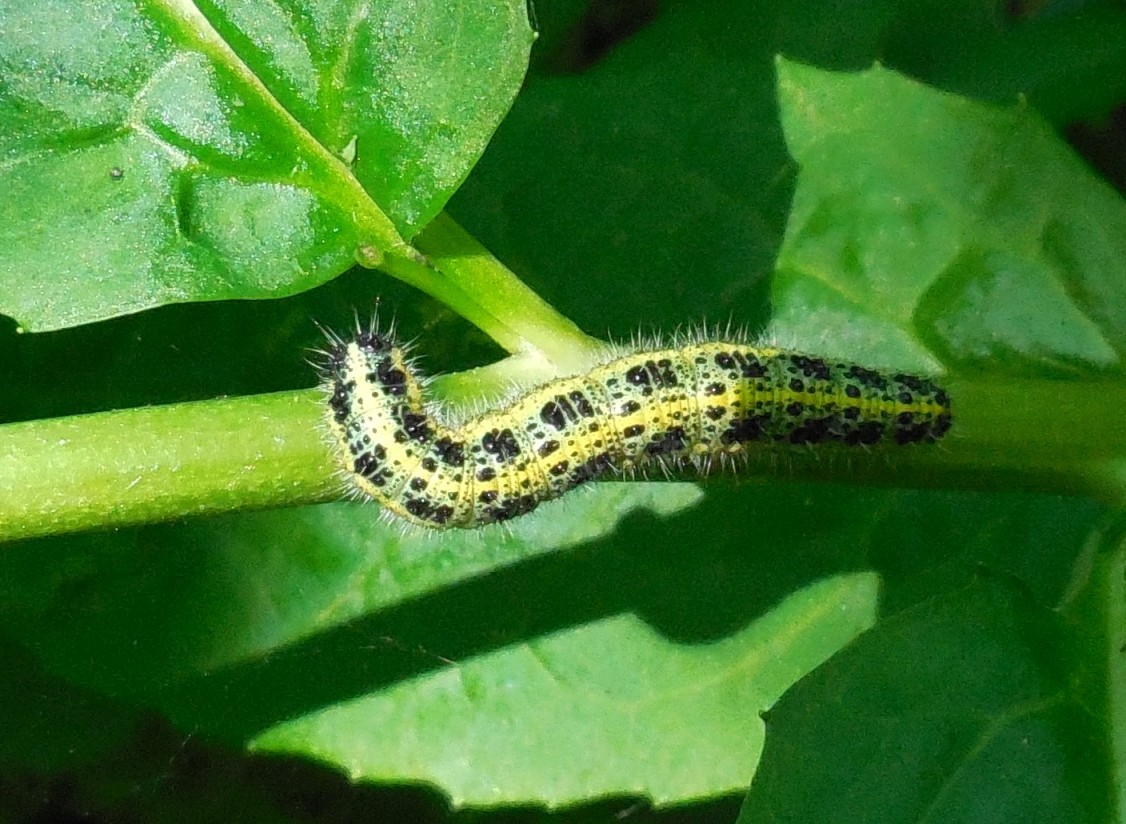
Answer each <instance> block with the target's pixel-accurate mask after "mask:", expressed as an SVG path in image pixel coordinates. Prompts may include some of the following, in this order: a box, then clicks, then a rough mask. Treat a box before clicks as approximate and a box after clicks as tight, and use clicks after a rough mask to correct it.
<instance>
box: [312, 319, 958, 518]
mask: <svg viewBox="0 0 1126 824" xmlns="http://www.w3.org/2000/svg"><path fill="white" fill-rule="evenodd" d="M327 361H328V362H327V366H326V368H325V373H326V380H327V383H328V388H329V392H330V396H329V401H328V407H329V408H328V420H329V426H330V428H331V430H332V432H333V435H334V436H335V438H336V440H337V442H338V444H339V450H340V454H341V458H342V461H343V463H344V466H345V469H346V470H347V472H348V474H349V475H350V476H351V479H352V480H353V481H354V483H355V485H356V487H357V488H358V489H360V490H361V491H362V492H363V493H365V494H366V495H368V496H369V497H371V498H373V499H374V500H375V501H377V502H378V503H379V504H380V505H382V506H383V507H384V508H385V509H387V510H389V511H390V512H393V513H395V514H396V515H399V516H401V517H402V518H405V519H406V520H407V521H409V522H412V523H415V524H419V525H422V526H426V527H431V528H438V529H445V528H451V527H464V528H472V527H477V526H482V525H484V524H489V523H495V522H497V521H506V520H509V519H511V518H515V517H517V516H519V515H523V514H525V513H527V512H531V511H532V510H533V509H535V508H536V507H537V506H538V505H539V504H540V503H542V502H544V501H548V500H552V499H554V498H558V497H559V496H560V495H563V494H564V493H565V492H567V491H568V490H570V489H573V488H574V487H576V486H579V485H580V484H583V483H586V482H587V481H591V480H595V479H598V478H603V477H608V476H610V477H612V476H615V475H618V474H621V473H628V472H632V471H637V470H640V471H642V472H644V470H646V469H647V468H650V467H654V466H661V467H666V468H667V467H672V468H680V467H694V468H696V469H699V470H706V469H707V468H708V467H709V466H710V465H711V464H712V463H713V462H714V461H716V460H721V459H723V458H726V457H734V456H739V455H740V454H742V453H743V452H744V451H745V450H746V448H747V447H748V445H750V444H754V443H783V444H821V443H830V442H836V443H840V444H844V445H848V446H868V445H874V444H878V443H881V442H887V443H894V444H911V443H919V442H925V443H931V442H934V441H936V440H938V439H939V438H941V437H942V436H943V435H944V434H945V433H946V431H947V430H948V429H949V428H950V422H951V415H950V400H949V397H948V396H947V393H946V392H945V391H944V390H943V389H941V388H940V387H939V386H937V385H936V384H935V383H934V382H933V381H932V380H930V379H928V378H924V377H919V376H916V375H908V374H903V373H899V372H882V371H878V370H875V369H868V368H865V367H863V366H858V365H856V364H850V363H841V362H838V361H835V360H826V359H823V358H819V357H813V356H810V355H804V354H801V353H798V352H791V351H786V350H782V349H773V348H762V347H755V346H750V345H748V344H746V343H743V342H737V341H723V340H720V341H712V342H700V343H692V344H687V345H683V346H678V347H665V348H655V349H640V350H638V351H634V352H630V353H629V354H624V355H620V356H618V357H614V358H613V359H612V360H608V361H607V362H605V363H602V364H601V365H599V366H596V367H594V368H593V369H591V370H590V371H588V372H587V373H585V374H581V375H574V376H571V377H566V378H559V379H557V380H554V381H551V382H549V383H546V384H543V385H542V386H538V387H536V388H534V389H531V390H529V391H526V392H523V393H522V394H520V395H519V396H518V397H515V398H513V399H511V400H509V401H508V402H507V403H505V404H504V405H503V408H499V409H495V410H491V411H488V412H485V413H483V414H479V415H477V416H475V417H472V418H469V419H468V420H465V421H464V422H461V423H456V424H455V423H453V422H449V421H446V420H443V417H442V416H441V415H440V414H439V412H438V411H436V409H435V408H434V407H433V406H431V405H428V404H427V402H426V399H425V397H424V392H423V383H422V381H421V379H420V378H419V377H418V376H417V375H416V374H415V373H414V371H413V370H412V368H411V365H410V363H409V361H408V359H407V357H406V355H405V353H404V350H403V349H402V348H401V347H400V346H399V345H397V344H396V343H395V341H394V340H393V339H392V336H390V335H381V334H379V333H378V332H377V331H361V332H359V333H358V334H357V336H356V338H355V339H354V340H351V341H344V340H339V339H333V340H332V346H331V348H330V351H329V352H328V359H327Z"/></svg>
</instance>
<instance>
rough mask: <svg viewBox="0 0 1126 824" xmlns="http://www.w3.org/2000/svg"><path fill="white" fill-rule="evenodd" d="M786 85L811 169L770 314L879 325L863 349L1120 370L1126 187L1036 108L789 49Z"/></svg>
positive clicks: (816, 325) (786, 115)
mask: <svg viewBox="0 0 1126 824" xmlns="http://www.w3.org/2000/svg"><path fill="white" fill-rule="evenodd" d="M779 86H780V91H781V102H782V125H783V128H784V129H785V130H786V136H787V141H788V143H789V146H790V150H791V152H792V153H793V155H794V157H795V159H796V160H797V161H798V163H799V165H800V167H801V170H802V174H801V177H800V181H801V183H800V185H799V187H798V190H797V192H796V194H795V196H794V204H793V210H792V212H791V216H790V224H789V226H788V228H787V231H786V239H785V242H784V244H783V246H782V250H781V252H780V253H779V256H778V270H777V273H776V275H775V278H774V285H773V297H774V305H775V309H776V311H775V315H774V321H773V322H774V324H775V326H776V327H778V328H779V329H780V330H785V331H786V333H788V334H794V335H796V336H797V337H799V338H802V339H805V338H809V337H810V336H811V335H814V334H820V335H822V336H824V337H825V339H826V341H827V345H828V346H829V348H830V350H832V349H833V348H840V349H843V348H844V345H845V343H846V342H848V341H849V340H850V339H852V340H858V339H872V340H878V341H882V342H883V345H884V350H883V351H880V350H878V349H875V350H872V351H869V352H865V353H864V354H865V355H866V356H867V358H868V359H869V360H872V359H876V360H880V359H890V358H891V357H898V358H899V359H900V360H901V361H902V362H903V364H902V365H903V366H905V367H907V366H910V367H913V368H922V367H927V366H932V367H933V365H934V364H935V362H936V360H937V361H938V362H940V363H941V364H942V365H943V366H944V368H945V370H946V371H947V372H969V371H984V370H988V371H990V372H994V373H996V372H1006V373H1009V374H1021V373H1024V374H1034V375H1035V374H1053V373H1054V374H1061V375H1074V374H1076V373H1077V372H1087V373H1091V372H1094V371H1097V370H1108V369H1115V371H1120V363H1121V360H1122V356H1123V353H1124V352H1126V324H1124V323H1123V319H1124V318H1126V205H1124V204H1123V202H1122V198H1121V197H1120V196H1119V195H1118V194H1117V193H1116V192H1114V191H1113V190H1112V189H1110V187H1109V186H1107V185H1106V184H1105V183H1103V182H1101V181H1100V180H1099V179H1098V178H1096V177H1095V176H1094V175H1093V174H1091V172H1090V171H1089V170H1088V169H1087V167H1086V166H1085V165H1084V164H1083V163H1082V161H1080V160H1079V159H1078V158H1076V157H1075V156H1074V155H1073V154H1072V153H1071V152H1069V151H1068V150H1066V149H1065V148H1064V147H1062V146H1061V145H1060V141H1059V138H1058V137H1057V136H1056V135H1055V134H1054V133H1053V132H1052V131H1051V130H1050V129H1049V128H1048V127H1047V126H1046V125H1045V124H1044V123H1043V122H1042V121H1041V120H1040V119H1039V118H1038V117H1037V116H1036V114H1035V113H1034V112H1033V111H1031V110H1030V109H1029V108H1028V107H1026V106H1019V105H1018V106H1009V107H1004V108H1001V107H994V106H989V105H986V104H981V103H975V102H973V101H970V100H966V99H964V98H959V97H955V96H953V95H944V94H940V93H937V92H934V91H931V90H928V89H926V88H925V87H923V86H921V85H919V84H916V83H913V82H911V81H908V80H905V79H904V78H902V77H901V76H899V75H896V74H895V73H894V72H889V71H887V70H885V69H881V68H879V67H876V68H873V69H871V70H870V71H867V72H863V73H859V74H853V75H845V74H841V75H833V74H826V73H825V72H822V71H819V70H817V69H814V68H809V67H805V66H802V65H800V64H795V63H787V62H782V63H781V64H780V66H779ZM814 309H816V311H814ZM904 319H910V325H909V326H908V327H907V328H905V329H904V324H903V322H904ZM905 334H906V337H904V335H905ZM905 345H906V346H907V347H909V348H910V349H911V350H913V351H912V355H911V356H910V358H904V356H903V355H902V354H900V353H901V352H902V350H903V349H904V346H905ZM854 348H855V347H850V351H852V350H853V349H854ZM893 353H895V354H893Z"/></svg>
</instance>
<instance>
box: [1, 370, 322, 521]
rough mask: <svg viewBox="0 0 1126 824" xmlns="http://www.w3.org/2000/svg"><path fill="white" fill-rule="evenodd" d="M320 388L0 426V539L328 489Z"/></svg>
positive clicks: (287, 500)
mask: <svg viewBox="0 0 1126 824" xmlns="http://www.w3.org/2000/svg"><path fill="white" fill-rule="evenodd" d="M322 404H323V397H322V395H321V393H320V392H319V391H316V390H306V391H303V392H289V393H278V394H273V395H256V396H251V397H245V398H233V399H225V400H216V401H204V402H200V403H186V404H175V405H172V406H157V407H143V408H140V409H127V410H122V411H119V412H105V413H100V414H94V415H80V416H76V417H71V418H56V419H53V420H44V421H32V422H28V423H18V424H9V425H7V426H0V455H3V456H4V457H3V460H0V541H5V540H15V539H19V538H30V537H33V536H38V535H52V534H60V533H66V532H75V531H79V530H86V529H97V528H106V527H115V526H124V525H127V524H140V523H150V522H155V521H165V520H170V519H173V518H180V517H185V516H188V515H200V514H206V513H215V512H231V511H235V510H239V509H253V508H259V507H267V506H285V505H290V504H299V503H311V502H315V501H324V500H330V499H332V498H334V497H336V496H337V495H338V493H339V490H340V489H341V488H342V484H341V481H340V479H339V477H337V476H336V475H335V474H334V473H335V465H334V463H333V460H332V455H331V452H330V451H329V450H328V449H327V448H326V446H325V443H324V440H323V438H322V434H321V433H322V431H323V430H322V429H321V426H322V424H321V418H322V414H323V412H322Z"/></svg>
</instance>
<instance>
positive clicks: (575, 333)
mask: <svg viewBox="0 0 1126 824" xmlns="http://www.w3.org/2000/svg"><path fill="white" fill-rule="evenodd" d="M415 245H416V246H417V248H418V249H419V250H420V251H421V252H422V253H423V254H424V255H425V256H426V261H427V265H422V264H416V263H411V262H409V261H404V260H403V259H402V258H388V259H387V260H385V261H383V262H382V263H380V268H381V269H383V270H384V271H386V272H388V273H390V274H392V275H394V276H395V277H397V278H399V279H400V280H402V281H404V282H406V283H410V284H411V285H413V286H415V287H417V288H419V289H421V290H422V291H424V292H426V293H427V294H428V295H431V296H432V297H435V298H437V299H438V300H440V301H442V303H444V304H445V305H447V306H449V307H450V308H451V309H453V310H454V311H455V312H457V313H458V314H459V315H461V316H462V317H464V318H465V319H466V320H468V321H469V322H470V323H472V324H473V325H474V326H476V327H477V328H479V329H480V330H481V331H483V332H484V333H485V334H487V335H488V336H489V337H491V338H492V339H493V340H495V341H496V342H497V343H498V344H500V346H502V347H503V348H504V349H505V350H506V351H508V352H510V353H512V354H513V355H522V356H529V355H531V356H539V357H542V358H543V359H545V360H546V361H548V362H549V363H550V364H551V365H552V366H554V367H555V371H556V372H571V371H575V370H576V369H581V368H583V367H584V366H585V365H586V364H587V363H589V357H590V356H591V354H592V353H594V352H595V351H597V350H598V349H599V348H600V347H601V346H602V344H601V343H600V342H599V341H596V340H595V339H593V338H591V337H589V336H587V335H586V334H585V333H583V331H582V330H581V329H579V328H578V327H577V326H576V325H575V324H574V323H572V322H571V321H570V320H568V319H567V318H565V317H564V316H563V315H560V314H559V313H558V312H556V311H555V310H554V309H553V308H552V307H551V306H550V305H549V304H548V303H546V302H545V301H544V300H543V298H541V297H540V296H539V295H537V294H536V293H535V292H533V291H532V290H531V289H529V288H528V287H527V286H526V285H525V284H524V282H523V281H521V280H520V279H519V278H518V277H516V275H515V274H513V273H512V271H511V270H509V269H508V267H506V266H505V265H504V264H503V263H501V262H500V261H499V260H497V259H496V258H495V257H493V255H492V254H491V253H490V252H489V251H488V250H487V249H486V248H485V247H484V246H482V245H481V244H480V243H479V242H478V241H477V239H476V238H474V237H473V236H472V235H471V234H469V233H468V232H466V231H465V230H464V229H462V228H461V226H459V225H458V224H457V223H456V222H454V220H453V218H451V217H450V216H449V215H447V214H445V213H444V212H443V213H442V214H440V215H438V216H437V217H436V218H434V220H432V221H431V222H430V223H429V224H428V225H427V227H426V228H425V229H424V230H423V232H422V233H421V234H420V235H419V236H418V237H417V238H416V239H415Z"/></svg>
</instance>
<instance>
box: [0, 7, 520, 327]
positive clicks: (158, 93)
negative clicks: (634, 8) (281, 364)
mask: <svg viewBox="0 0 1126 824" xmlns="http://www.w3.org/2000/svg"><path fill="white" fill-rule="evenodd" d="M531 34H532V33H531V30H530V28H529V26H528V22H527V19H526V16H525V4H524V2H523V0H519V2H516V0H513V1H512V2H505V3H488V4H481V3H473V2H466V3H461V4H451V3H446V2H435V0H399V1H398V2H381V3H375V4H372V3H361V2H331V1H330V0H308V2H303V1H302V2H287V3H283V4H276V3H272V2H265V1H264V0H263V1H262V2H258V0H255V1H254V2H223V0H220V2H207V3H201V4H198V5H192V4H188V3H163V2H144V3H133V2H126V1H125V0H95V2H88V3H78V4H75V3H71V2H66V0H47V2H29V1H28V0H4V2H0V120H2V121H3V122H4V123H5V128H4V130H3V134H2V135H0V312H3V313H5V314H8V315H10V316H12V317H13V318H15V319H16V320H17V321H19V322H20V323H21V324H22V325H23V326H24V327H25V328H28V329H32V330H43V329H56V328H59V327H63V326H69V325H74V324H79V323H86V322H90V321H94V320H99V319H102V318H107V317H112V316H114V315H120V314H125V313H129V312H135V311H138V310H140V309H145V308H148V307H152V306H159V305H162V304H165V303H174V302H183V301H199V300H216V299H222V298H261V297H276V296H280V295H289V294H294V293H296V292H300V291H302V290H304V289H308V288H310V287H312V286H315V285H317V284H319V283H323V282H325V281H326V280H328V279H330V278H332V277H334V276H335V275H338V274H339V273H340V272H342V271H343V270H344V269H346V268H348V267H349V266H351V265H352V264H353V263H354V262H355V260H356V258H357V255H358V254H359V253H358V250H359V249H360V248H361V247H364V248H365V249H367V251H365V252H363V256H364V257H365V258H368V259H375V260H378V259H379V257H380V254H382V255H384V256H390V257H405V258H410V257H411V256H412V255H413V252H412V250H411V249H410V248H409V246H407V243H406V240H404V238H406V239H409V238H411V237H412V236H413V235H414V234H415V233H416V232H417V231H418V230H419V229H420V228H421V227H422V226H424V225H426V223H427V222H429V221H430V219H431V218H432V217H433V216H434V215H435V214H437V213H438V211H439V210H440V209H441V208H442V206H443V205H444V204H445V201H446V199H447V198H448V197H449V196H450V194H451V193H452V192H453V191H454V190H455V189H456V188H457V186H458V185H459V184H460V183H461V181H462V180H463V179H464V177H465V176H466V175H467V174H468V172H469V169H470V168H471V167H472V165H473V163H474V162H475V161H476V160H477V157H478V156H479V154H480V152H481V150H482V149H483V148H484V145H485V142H486V141H487V140H488V138H489V136H490V135H491V134H492V131H493V129H494V128H495V127H496V124H497V122H498V121H499V120H500V118H501V117H502V115H503V114H504V112H505V111H506V110H507V108H508V106H509V104H510V102H511V100H512V97H513V95H514V94H515V93H516V90H517V89H518V88H519V85H520V82H521V79H522V77H523V74H524V69H525V66H526V62H527V54H528V49H529V47H530V45H531V40H532V36H531ZM372 248H374V249H375V250H378V251H376V252H373V251H371V249H372Z"/></svg>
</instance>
